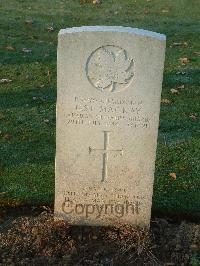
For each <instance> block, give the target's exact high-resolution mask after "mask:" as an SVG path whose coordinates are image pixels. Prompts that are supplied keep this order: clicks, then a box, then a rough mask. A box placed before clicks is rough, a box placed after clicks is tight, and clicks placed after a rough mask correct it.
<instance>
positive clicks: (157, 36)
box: [59, 26, 166, 41]
mask: <svg viewBox="0 0 200 266" xmlns="http://www.w3.org/2000/svg"><path fill="white" fill-rule="evenodd" d="M93 31H96V32H98V31H99V32H106V31H108V32H124V33H130V34H131V33H132V34H137V35H142V36H147V37H151V38H155V39H158V40H160V41H165V40H166V36H165V35H164V34H160V33H157V32H153V31H148V30H143V29H138V28H131V27H123V26H82V27H73V28H66V29H61V30H60V31H59V35H63V34H66V33H78V32H93Z"/></svg>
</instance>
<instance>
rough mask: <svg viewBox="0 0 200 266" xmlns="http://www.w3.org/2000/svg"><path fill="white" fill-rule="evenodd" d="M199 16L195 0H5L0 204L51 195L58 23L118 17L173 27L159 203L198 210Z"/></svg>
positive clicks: (160, 208)
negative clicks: (98, 0)
mask: <svg viewBox="0 0 200 266" xmlns="http://www.w3.org/2000/svg"><path fill="white" fill-rule="evenodd" d="M85 2H86V3H85ZM199 17H200V1H198V0H190V1H189V0H179V1H174V0H137V1H133V0H113V1H111V0H103V1H102V4H101V5H94V4H91V1H78V0H62V1H61V0H54V1H51V0H35V1H28V0H10V1H7V0H1V2H0V80H1V84H0V205H1V206H7V205H14V206H16V205H23V204H25V205H43V204H52V203H53V200H54V156H55V127H56V123H55V104H56V46H57V34H58V31H59V29H61V28H66V27H72V26H81V25H122V26H130V27H138V28H144V29H147V30H152V31H156V32H160V33H164V34H166V35H167V51H166V63H165V72H164V82H163V92H162V104H161V114H160V127H159V139H158V150H157V160H156V172H155V187H154V198H153V211H154V213H159V214H162V215H172V216H182V217H188V218H198V217H200V178H199V174H200V123H199V121H200V114H199V111H200V89H199V85H200V71H199V66H200V60H199V56H200V47H199V43H200V23H198V21H199ZM2 79H7V80H6V81H5V80H4V81H2ZM9 80H11V81H10V82H8V81H9ZM171 89H172V90H171Z"/></svg>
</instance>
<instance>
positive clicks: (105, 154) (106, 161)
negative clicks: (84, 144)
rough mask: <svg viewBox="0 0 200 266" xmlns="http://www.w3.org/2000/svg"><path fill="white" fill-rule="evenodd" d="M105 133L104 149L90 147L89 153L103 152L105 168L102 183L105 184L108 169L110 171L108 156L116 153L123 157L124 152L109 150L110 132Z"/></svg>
mask: <svg viewBox="0 0 200 266" xmlns="http://www.w3.org/2000/svg"><path fill="white" fill-rule="evenodd" d="M103 133H104V149H93V148H91V147H89V153H91V152H92V151H102V155H103V168H102V179H101V182H104V181H105V180H106V179H107V177H108V173H107V169H108V154H109V153H110V152H115V153H120V155H121V156H122V155H123V150H122V149H121V150H112V149H109V140H110V139H109V137H110V133H111V132H110V131H103Z"/></svg>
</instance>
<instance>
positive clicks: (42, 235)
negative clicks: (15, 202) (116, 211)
mask: <svg viewBox="0 0 200 266" xmlns="http://www.w3.org/2000/svg"><path fill="white" fill-rule="evenodd" d="M199 254H200V224H197V223H191V222H186V221H179V222H178V221H174V220H172V219H162V218H153V219H152V221H151V229H150V231H149V232H148V231H147V230H145V229H139V228H133V227H131V226H127V225H118V226H115V227H86V226H84V227H83V226H71V225H69V224H68V223H67V222H64V221H59V222H54V220H53V213H52V210H51V209H50V208H48V207H45V206H43V207H41V208H34V207H32V208H30V209H28V208H20V209H18V210H17V209H15V210H13V209H3V208H1V209H0V265H69V266H70V265H77V266H81V265H84V266H85V265H95V266H104V265H105V266H111V265H114V266H115V265H116V266H118V265H151V266H152V265H166V266H173V265H194V266H196V265H199V264H198V261H199V260H198V256H199Z"/></svg>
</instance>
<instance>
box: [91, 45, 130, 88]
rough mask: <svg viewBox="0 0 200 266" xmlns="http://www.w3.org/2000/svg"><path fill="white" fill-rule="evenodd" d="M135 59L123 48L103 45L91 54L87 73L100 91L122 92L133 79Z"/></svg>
mask: <svg viewBox="0 0 200 266" xmlns="http://www.w3.org/2000/svg"><path fill="white" fill-rule="evenodd" d="M133 67H134V63H133V59H132V58H130V57H129V56H128V54H127V51H125V50H124V49H123V48H121V47H118V46H113V45H107V46H102V47H100V48H98V49H96V50H95V51H94V52H92V54H91V55H90V56H89V58H88V60H87V63H86V74H87V77H88V80H89V82H90V83H91V84H92V85H93V86H94V87H95V88H96V89H97V90H100V91H108V92H120V91H122V90H124V89H125V88H127V87H128V85H129V84H130V82H131V81H132V79H133V76H134V73H133Z"/></svg>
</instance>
